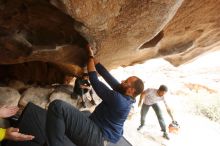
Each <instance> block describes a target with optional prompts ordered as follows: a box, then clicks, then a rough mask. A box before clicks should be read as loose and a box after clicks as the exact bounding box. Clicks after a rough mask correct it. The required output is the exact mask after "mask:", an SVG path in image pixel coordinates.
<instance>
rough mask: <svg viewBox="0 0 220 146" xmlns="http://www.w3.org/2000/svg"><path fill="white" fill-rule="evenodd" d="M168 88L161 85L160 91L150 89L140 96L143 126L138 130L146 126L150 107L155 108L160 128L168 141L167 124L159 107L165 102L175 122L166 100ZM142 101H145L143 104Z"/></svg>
mask: <svg viewBox="0 0 220 146" xmlns="http://www.w3.org/2000/svg"><path fill="white" fill-rule="evenodd" d="M167 91H168V88H167V87H166V86H165V85H160V87H159V89H153V88H148V89H147V90H144V91H143V92H142V94H141V96H140V100H139V103H138V107H140V106H141V105H142V106H141V125H140V126H139V127H138V129H137V130H140V129H142V128H143V126H144V124H145V117H146V114H147V112H148V110H149V108H150V107H152V108H153V110H154V111H155V113H156V115H157V118H158V121H159V124H160V127H161V131H162V132H163V137H164V138H166V139H167V140H169V136H168V133H167V131H166V124H165V121H164V118H163V115H162V111H161V109H160V107H159V104H158V103H159V102H160V101H163V102H164V104H165V106H166V109H167V112H168V114H169V115H170V117H171V119H172V121H174V118H173V115H172V113H171V110H170V108H169V106H168V105H167V102H166V100H165V97H164V95H165V94H166V93H167ZM142 100H143V101H144V102H143V104H142Z"/></svg>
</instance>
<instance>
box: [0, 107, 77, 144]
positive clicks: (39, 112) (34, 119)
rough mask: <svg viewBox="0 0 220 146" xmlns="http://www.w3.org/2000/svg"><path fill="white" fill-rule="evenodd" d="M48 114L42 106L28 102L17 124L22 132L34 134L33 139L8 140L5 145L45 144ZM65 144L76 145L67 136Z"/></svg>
mask: <svg viewBox="0 0 220 146" xmlns="http://www.w3.org/2000/svg"><path fill="white" fill-rule="evenodd" d="M46 116H47V111H46V110H45V109H42V108H41V107H39V106H37V105H35V104H33V103H28V105H27V106H26V107H25V109H24V111H23V112H22V115H21V116H20V118H19V120H18V123H17V126H16V127H19V129H20V132H21V133H25V134H31V135H34V136H35V138H34V139H33V140H31V141H6V143H5V144H4V145H3V146H43V145H45V143H46V140H47V138H46V132H45V129H46ZM63 146H76V145H74V144H73V143H72V141H70V140H69V139H68V138H67V137H66V136H65V141H64V145H63Z"/></svg>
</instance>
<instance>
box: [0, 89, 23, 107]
mask: <svg viewBox="0 0 220 146" xmlns="http://www.w3.org/2000/svg"><path fill="white" fill-rule="evenodd" d="M0 93H1V94H0V106H1V105H6V106H17V105H18V101H19V99H20V97H21V95H20V94H19V92H18V91H17V90H15V89H13V88H9V87H0Z"/></svg>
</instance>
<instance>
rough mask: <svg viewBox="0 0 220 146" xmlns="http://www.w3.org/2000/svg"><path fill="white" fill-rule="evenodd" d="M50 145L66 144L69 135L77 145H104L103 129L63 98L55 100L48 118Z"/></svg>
mask: <svg viewBox="0 0 220 146" xmlns="http://www.w3.org/2000/svg"><path fill="white" fill-rule="evenodd" d="M46 134H47V139H48V146H64V142H65V136H67V137H68V138H69V139H70V140H71V141H72V142H73V143H74V144H76V145H77V146H103V145H104V138H103V134H102V131H101V129H100V128H99V127H98V126H97V125H96V124H95V123H94V122H93V121H92V120H90V119H89V117H87V116H85V115H84V114H83V113H82V112H80V111H79V110H77V109H76V108H74V107H73V106H71V105H70V104H68V103H66V102H63V101H61V100H55V101H53V102H52V103H51V104H50V105H49V108H48V112H47V120H46Z"/></svg>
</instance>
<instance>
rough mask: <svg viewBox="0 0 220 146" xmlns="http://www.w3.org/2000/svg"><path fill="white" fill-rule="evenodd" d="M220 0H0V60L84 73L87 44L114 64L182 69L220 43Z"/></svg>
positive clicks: (107, 63) (98, 54) (214, 48)
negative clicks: (155, 62)
mask: <svg viewBox="0 0 220 146" xmlns="http://www.w3.org/2000/svg"><path fill="white" fill-rule="evenodd" d="M219 14H220V1H219V0H0V64H2V65H3V64H4V65H9V66H11V65H10V64H18V63H24V62H35V61H41V62H46V63H49V64H54V65H55V66H58V68H59V69H60V70H62V73H64V74H70V75H71V74H72V75H78V74H80V73H81V72H82V70H83V67H84V66H85V63H86V61H87V54H86V51H85V49H84V48H85V46H86V44H87V42H89V43H90V44H92V45H93V46H94V47H95V48H96V56H97V57H98V59H99V60H100V61H101V62H103V64H104V65H106V66H107V67H108V68H109V69H111V68H115V67H117V66H127V65H132V64H134V63H141V62H143V61H145V60H148V59H151V58H156V57H163V58H165V59H166V60H168V61H170V62H171V63H172V64H173V65H175V66H178V65H180V64H183V63H185V62H188V61H190V60H192V59H193V58H195V57H197V56H199V55H200V54H202V53H205V52H207V51H212V50H216V49H218V48H219V46H220V15H219Z"/></svg>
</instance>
